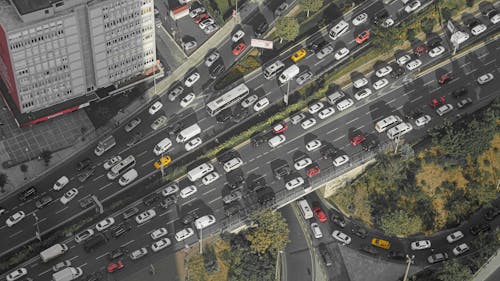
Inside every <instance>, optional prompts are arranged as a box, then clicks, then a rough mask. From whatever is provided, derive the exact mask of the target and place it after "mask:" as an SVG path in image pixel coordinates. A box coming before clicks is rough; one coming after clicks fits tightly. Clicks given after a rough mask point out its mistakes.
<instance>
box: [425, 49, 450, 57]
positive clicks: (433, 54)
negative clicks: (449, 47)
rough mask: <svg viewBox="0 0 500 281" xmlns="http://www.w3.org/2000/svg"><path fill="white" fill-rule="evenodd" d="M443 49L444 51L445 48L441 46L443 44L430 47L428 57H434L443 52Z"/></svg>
mask: <svg viewBox="0 0 500 281" xmlns="http://www.w3.org/2000/svg"><path fill="white" fill-rule="evenodd" d="M444 51H446V49H445V48H444V47H443V46H437V47H435V48H432V49H431V50H430V51H429V53H428V54H429V57H431V58H435V57H437V56H439V55H441V54H443V53H444Z"/></svg>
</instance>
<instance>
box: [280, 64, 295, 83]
mask: <svg viewBox="0 0 500 281" xmlns="http://www.w3.org/2000/svg"><path fill="white" fill-rule="evenodd" d="M299 72H300V69H299V67H298V66H297V65H296V64H292V65H290V66H289V67H288V68H287V69H285V71H283V73H281V75H280V76H279V77H278V80H279V81H280V83H281V84H284V83H286V82H288V81H289V80H291V79H293V78H295V76H297V74H299Z"/></svg>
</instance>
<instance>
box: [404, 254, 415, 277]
mask: <svg viewBox="0 0 500 281" xmlns="http://www.w3.org/2000/svg"><path fill="white" fill-rule="evenodd" d="M414 258H415V255H412V256H411V257H410V256H408V255H406V263H407V265H406V270H405V276H404V277H403V281H406V280H408V272H410V265H411V264H412V263H413V259H414Z"/></svg>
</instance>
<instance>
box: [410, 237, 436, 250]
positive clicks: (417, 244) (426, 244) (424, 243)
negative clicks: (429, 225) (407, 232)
mask: <svg viewBox="0 0 500 281" xmlns="http://www.w3.org/2000/svg"><path fill="white" fill-rule="evenodd" d="M410 247H411V249H412V250H413V251H418V250H424V249H428V248H430V247H431V241H429V240H420V241H413V242H411V244H410Z"/></svg>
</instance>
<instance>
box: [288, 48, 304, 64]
mask: <svg viewBox="0 0 500 281" xmlns="http://www.w3.org/2000/svg"><path fill="white" fill-rule="evenodd" d="M306 55H307V51H306V49H300V50H298V51H296V52H295V53H293V55H292V56H291V57H290V58H291V59H292V61H293V62H298V61H299V60H301V59H303V58H305V57H306Z"/></svg>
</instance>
